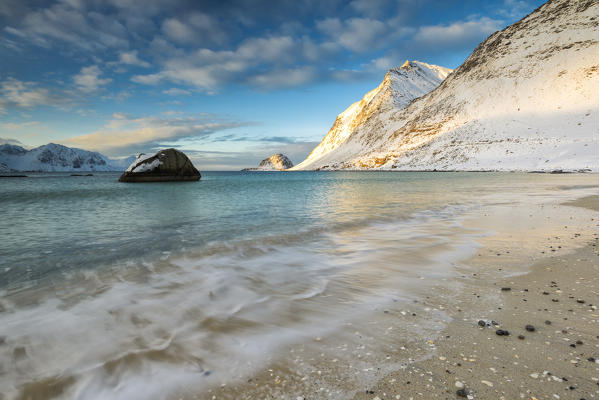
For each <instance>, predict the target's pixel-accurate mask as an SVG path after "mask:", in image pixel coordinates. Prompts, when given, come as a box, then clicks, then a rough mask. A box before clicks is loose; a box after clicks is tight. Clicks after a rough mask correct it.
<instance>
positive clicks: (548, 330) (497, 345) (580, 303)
mask: <svg viewBox="0 0 599 400" xmlns="http://www.w3.org/2000/svg"><path fill="white" fill-rule="evenodd" d="M564 205H574V206H577V207H584V208H587V209H591V210H594V211H599V196H587V197H583V198H580V199H577V200H574V201H571V202H566V203H564ZM595 221H599V218H595ZM595 225H597V226H599V224H595ZM598 232H599V228H597V229H596V230H595V232H592V234H593V236H594V240H591V241H589V242H588V243H587V244H586V245H585V246H583V247H582V248H579V249H577V250H574V252H571V253H569V254H566V255H564V256H554V257H550V258H549V259H544V260H541V261H539V262H537V263H536V264H534V265H533V266H532V267H531V268H530V269H529V270H528V271H527V272H525V273H524V274H522V275H519V276H515V277H507V278H504V279H498V280H496V281H492V280H491V281H486V282H485V281H483V279H484V278H482V279H479V278H474V279H473V280H472V281H471V282H470V283H469V284H467V285H466V286H465V287H464V292H471V293H472V295H475V296H476V297H477V298H478V296H479V295H480V296H482V293H486V295H485V296H486V297H487V299H486V300H487V302H486V303H485V302H484V301H485V300H484V299H483V300H481V301H480V302H464V301H462V302H460V303H458V307H460V308H458V310H457V311H458V312H457V313H454V314H453V315H452V317H453V318H454V319H453V321H452V322H451V323H450V324H448V325H447V327H446V329H444V331H443V332H442V335H441V340H440V341H439V342H438V343H437V344H436V352H435V355H434V356H433V357H431V358H429V359H427V360H425V361H422V362H416V363H413V364H410V365H409V366H407V367H406V368H405V369H403V370H399V371H395V372H393V373H391V374H389V375H387V376H386V377H385V378H382V379H381V380H380V381H379V382H377V383H376V384H375V385H373V386H372V387H371V388H369V389H368V393H366V392H365V393H358V394H357V395H356V396H355V397H354V399H373V398H376V397H378V398H380V399H381V400H384V399H418V398H422V399H433V398H462V397H463V398H473V399H475V398H479V399H517V398H522V399H545V398H549V399H592V398H598V397H599V361H596V360H599V357H598V356H599V335H597V334H598V333H599V329H598V328H599V312H598V311H597V306H599V298H598V295H599V233H598ZM476 293H479V294H476ZM490 301H491V302H492V301H497V303H496V304H494V306H495V307H494V308H491V307H489V302H490ZM479 321H484V322H485V323H484V324H482V323H480V324H479ZM492 321H494V322H496V323H497V325H495V324H493V322H492ZM480 325H483V326H482V327H481V326H480ZM499 330H504V331H508V332H509V335H505V336H503V335H501V336H500V335H499V334H498V333H497V332H498V331H499Z"/></svg>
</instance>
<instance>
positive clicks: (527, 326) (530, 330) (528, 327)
mask: <svg viewBox="0 0 599 400" xmlns="http://www.w3.org/2000/svg"><path fill="white" fill-rule="evenodd" d="M524 329H526V330H527V331H529V332H534V331H535V327H534V326H532V325H526V326H525V327H524Z"/></svg>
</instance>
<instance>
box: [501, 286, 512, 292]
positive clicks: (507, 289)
mask: <svg viewBox="0 0 599 400" xmlns="http://www.w3.org/2000/svg"><path fill="white" fill-rule="evenodd" d="M501 290H502V291H503V292H509V291H510V290H512V288H511V287H502V288H501Z"/></svg>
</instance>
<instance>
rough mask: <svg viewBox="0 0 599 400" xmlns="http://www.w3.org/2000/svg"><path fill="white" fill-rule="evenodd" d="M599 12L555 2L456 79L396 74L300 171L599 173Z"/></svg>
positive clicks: (498, 40)
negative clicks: (562, 171)
mask: <svg viewBox="0 0 599 400" xmlns="http://www.w3.org/2000/svg"><path fill="white" fill-rule="evenodd" d="M597 16H599V2H598V1H594V0H585V1H583V0H581V1H571V0H552V1H548V2H547V3H545V4H544V5H542V6H541V7H539V8H538V9H537V10H535V11H534V12H532V13H531V14H530V15H528V16H527V17H525V18H524V19H522V20H521V21H519V22H516V23H515V24H513V25H511V26H509V27H507V28H505V29H504V30H502V31H499V32H496V33H494V34H492V35H491V36H489V38H487V39H486V40H485V41H484V42H483V43H481V44H480V45H479V46H478V47H477V48H476V49H475V50H474V52H473V53H472V54H471V55H470V57H468V59H467V60H466V61H465V62H464V63H463V64H462V65H461V66H460V67H459V68H458V69H456V70H455V71H454V72H452V73H451V74H449V75H447V74H446V72H449V70H447V69H442V68H440V67H436V66H431V65H427V64H424V63H419V62H408V63H406V64H404V66H402V67H401V68H399V69H393V70H391V71H389V72H388V73H387V75H386V76H385V79H384V80H383V83H381V85H380V86H379V87H378V88H376V89H375V90H373V91H372V92H369V93H368V94H367V95H366V96H365V97H364V98H363V99H362V100H361V101H360V102H358V103H354V104H353V105H352V106H350V107H349V108H348V109H347V110H346V111H345V112H343V113H342V114H340V115H339V116H338V117H337V120H336V121H335V123H334V125H333V127H332V128H331V130H330V131H329V133H328V135H327V136H326V137H325V138H324V140H323V141H322V143H320V144H319V145H318V146H317V147H316V148H315V149H314V150H313V151H312V153H311V154H310V155H309V156H308V158H307V159H306V160H304V161H303V162H301V163H300V164H298V165H297V166H295V167H294V168H292V169H311V170H313V169H396V170H434V169H436V170H487V171H488V170H502V171H514V170H520V171H551V170H571V171H572V170H585V171H586V170H592V171H599V23H598V21H597V18H598V17H597ZM444 74H445V76H447V78H446V79H444V80H443V78H445V76H444ZM437 85H438V86H437ZM428 91H430V93H428V94H426V93H427V92H428ZM416 97H417V98H416ZM414 98H416V99H414ZM406 103H407V104H406Z"/></svg>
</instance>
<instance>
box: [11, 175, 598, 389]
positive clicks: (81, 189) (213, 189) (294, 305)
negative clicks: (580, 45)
mask: <svg viewBox="0 0 599 400" xmlns="http://www.w3.org/2000/svg"><path fill="white" fill-rule="evenodd" d="M117 178H118V175H115V174H109V173H104V174H96V175H95V176H93V177H71V176H69V175H68V174H37V175H34V176H31V177H29V178H24V179H10V180H0V209H1V210H2V218H1V219H0V235H1V237H2V241H1V242H0V254H1V255H2V257H1V258H0V388H1V389H0V393H3V394H4V395H5V396H6V397H8V398H18V397H19V396H20V397H22V398H40V397H36V396H40V394H41V398H44V397H47V394H48V393H55V394H56V395H57V396H59V397H60V396H62V397H64V398H81V399H95V398H111V399H114V398H122V399H132V398H140V399H141V398H153V397H161V396H168V395H169V394H172V393H175V392H177V391H180V390H181V388H186V389H188V390H191V391H194V392H200V393H201V392H202V390H205V389H206V388H209V387H211V386H212V385H215V384H220V383H223V382H228V381H230V380H232V379H235V378H239V377H243V376H244V375H245V374H248V373H251V371H252V369H255V368H256V365H259V364H260V363H261V362H262V361H264V360H266V359H267V358H268V357H270V356H272V355H273V354H275V353H276V351H277V349H280V348H282V347H284V346H285V345H288V344H290V343H299V342H302V341H305V340H307V339H309V338H310V339H311V338H314V337H320V336H323V337H326V336H327V335H337V337H343V336H344V335H346V336H347V335H350V336H351V334H350V333H347V332H344V331H345V330H347V326H348V324H350V325H351V324H354V323H355V322H356V321H359V320H360V319H361V318H362V316H364V315H367V314H368V313H369V312H371V311H372V310H373V308H377V307H385V306H386V305H387V304H389V303H392V302H405V303H406V304H407V303H408V302H410V303H411V302H412V301H413V300H415V299H417V298H418V296H420V295H421V294H422V293H423V292H425V291H426V290H428V289H427V288H429V287H430V286H431V285H432V284H433V283H438V282H439V281H441V280H443V279H448V278H450V277H451V276H453V274H454V269H453V267H454V265H455V264H456V263H458V262H460V261H461V260H465V259H467V258H468V257H470V256H471V255H472V254H473V253H474V252H475V251H476V249H477V246H478V240H479V238H481V237H482V236H484V235H489V234H490V230H491V229H489V230H483V229H473V228H466V227H464V226H462V224H461V221H462V219H463V218H464V216H465V215H472V213H475V212H476V210H478V209H482V208H484V207H488V206H489V205H493V204H508V205H509V204H512V203H513V204H517V203H518V202H521V203H525V202H527V201H536V202H538V201H542V200H543V199H552V198H555V197H556V196H558V197H559V196H563V197H564V198H567V196H568V195H566V194H563V193H564V191H562V190H561V189H563V188H564V187H576V188H578V189H577V190H579V191H584V190H585V188H589V187H590V188H594V187H595V185H597V183H598V180H597V177H596V175H536V174H508V173H502V174H500V173H497V174H495V173H391V172H390V173H384V172H383V173H381V172H296V173H259V172H248V173H244V172H226V173H225V172H212V173H210V172H207V173H204V175H203V178H202V180H201V181H200V182H195V183H162V184H123V183H118V182H117V181H116V179H117ZM412 307H417V306H415V305H413V306H412ZM443 321H444V316H443V315H442V313H440V314H438V315H436V316H435V318H433V319H430V318H429V319H427V320H419V323H418V324H411V325H410V326H407V325H406V326H405V327H404V328H405V331H403V333H402V334H404V335H408V334H409V335H429V334H431V332H434V331H436V330H438V329H439V327H440V324H442V323H443ZM381 335H383V333H381ZM381 337H382V336H381ZM346 339H347V338H346ZM348 340H349V339H348ZM379 344H380V346H381V348H385V346H386V342H385V340H384V339H381V340H380V343H379ZM0 397H1V396H0Z"/></svg>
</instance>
